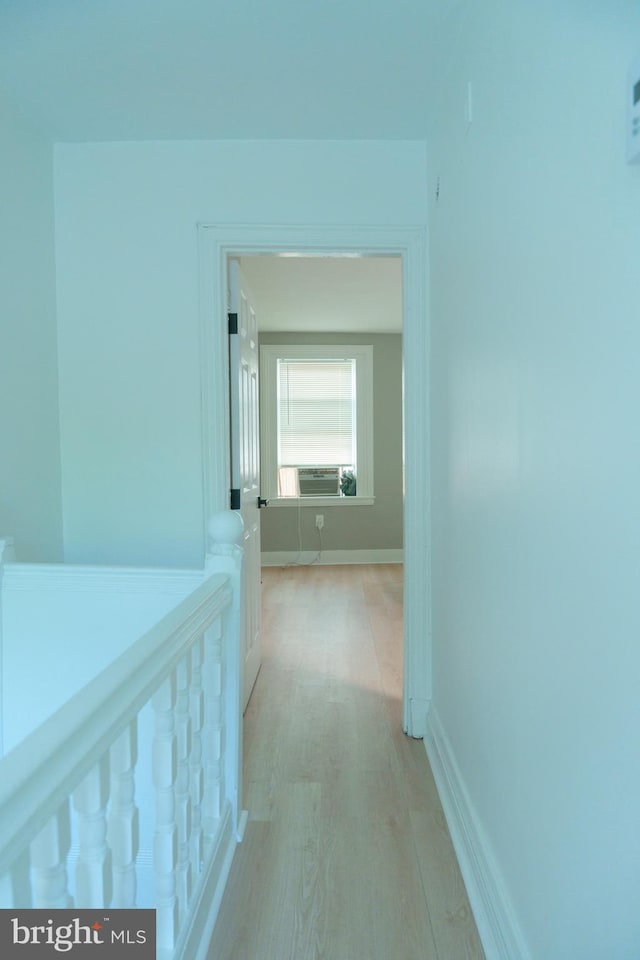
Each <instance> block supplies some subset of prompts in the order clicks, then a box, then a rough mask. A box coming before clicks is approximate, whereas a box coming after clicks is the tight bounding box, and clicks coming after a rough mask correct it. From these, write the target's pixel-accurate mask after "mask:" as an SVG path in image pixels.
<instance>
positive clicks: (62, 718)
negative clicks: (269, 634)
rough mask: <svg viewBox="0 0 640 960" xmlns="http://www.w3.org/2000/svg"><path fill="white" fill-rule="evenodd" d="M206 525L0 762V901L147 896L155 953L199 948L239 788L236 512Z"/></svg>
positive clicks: (109, 900) (20, 571)
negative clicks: (165, 606) (106, 659)
mask: <svg viewBox="0 0 640 960" xmlns="http://www.w3.org/2000/svg"><path fill="white" fill-rule="evenodd" d="M211 531H212V533H211V539H210V543H209V550H208V554H207V559H206V565H205V570H204V571H201V572H200V573H198V572H197V571H194V572H193V573H192V574H190V576H191V577H192V578H193V581H194V582H196V581H198V580H199V583H198V585H197V586H195V587H194V589H192V591H191V592H190V593H189V595H188V596H186V597H185V599H183V600H181V601H179V602H178V603H176V605H175V607H174V608H173V609H171V610H170V611H169V613H167V614H166V615H165V616H163V617H162V618H161V619H160V620H158V622H157V623H156V624H155V625H154V626H153V627H152V628H151V629H150V630H147V631H146V632H145V633H144V634H143V635H142V636H141V637H139V639H138V640H136V642H135V643H133V644H131V645H130V646H129V647H128V649H126V650H125V652H124V653H122V654H121V655H120V656H118V657H117V658H116V659H115V660H113V661H112V662H111V663H110V664H109V665H108V666H107V667H106V669H104V670H102V671H101V672H100V673H99V674H98V675H97V676H96V677H95V678H94V679H92V680H91V681H90V682H89V683H88V684H86V685H85V686H84V687H83V688H82V689H81V690H78V691H77V692H76V693H75V694H74V695H73V696H72V697H71V698H70V699H69V700H68V701H67V702H66V703H65V704H64V705H63V706H62V707H60V709H58V710H57V711H56V712H55V713H53V714H52V715H51V716H50V717H49V718H48V720H47V721H46V722H45V723H43V724H41V725H40V726H39V727H37V728H36V729H35V730H34V731H33V732H32V733H30V734H29V735H28V736H27V737H25V738H24V739H23V740H22V742H20V743H18V745H17V746H16V747H14V749H12V750H11V751H10V752H9V753H8V754H7V755H6V756H5V757H4V758H2V759H1V760H0V908H7V907H11V908H14V907H15V908H20V907H29V906H34V907H36V906H42V907H48V908H50V909H54V908H56V907H67V906H74V907H78V908H81V907H96V908H101V907H104V908H106V907H114V908H115V907H134V906H137V907H148V906H155V908H156V911H157V945H158V957H159V958H161V960H169V958H172V960H173V958H175V960H186V958H188V960H201V958H202V957H204V953H203V952H202V951H203V950H204V951H206V943H207V936H208V932H210V930H211V928H212V925H213V922H214V920H215V913H216V911H217V907H218V905H219V902H220V898H221V889H222V887H223V886H224V883H225V882H226V877H227V875H228V871H229V868H230V864H231V859H232V857H233V849H234V848H235V842H236V837H237V836H238V834H239V816H240V811H239V801H240V795H241V794H240V789H239V788H240V776H241V771H240V762H239V760H240V750H241V708H240V654H239V648H240V632H239V626H240V615H241V596H240V583H241V569H242V549H241V547H240V546H239V542H238V541H239V540H240V538H241V534H242V523H241V520H240V518H239V516H238V515H237V514H234V513H231V512H225V515H224V516H222V515H220V516H218V517H216V518H214V519H213V521H212V525H211ZM28 566H29V565H26V564H25V565H23V564H15V563H13V562H12V561H10V562H9V563H8V565H7V567H6V569H7V570H9V571H10V572H11V574H12V576H13V578H14V580H15V582H16V583H17V584H18V583H19V584H23V583H25V582H26V580H28V570H27V569H26V568H27V567H28ZM34 566H36V565H34ZM78 571H79V568H75V570H74V573H73V576H74V578H75V579H78V578H79V576H80V575H79V572H78ZM167 574H168V577H169V578H171V579H170V582H171V583H175V581H176V571H167ZM48 575H49V572H48V571H47V576H48ZM55 576H56V577H59V578H60V579H61V580H63V579H64V576H65V572H64V565H60V569H59V570H58V571H57V572H55ZM149 576H150V578H152V579H153V581H154V582H157V583H158V584H159V585H160V589H161V588H162V587H161V585H162V582H163V572H162V571H158V570H154V571H149ZM139 580H140V583H141V584H143V585H144V580H145V572H144V571H140V572H139ZM167 582H169V580H168V581H167ZM143 589H144V586H143ZM85 605H86V601H85ZM87 628H90V624H87ZM79 653H80V651H79Z"/></svg>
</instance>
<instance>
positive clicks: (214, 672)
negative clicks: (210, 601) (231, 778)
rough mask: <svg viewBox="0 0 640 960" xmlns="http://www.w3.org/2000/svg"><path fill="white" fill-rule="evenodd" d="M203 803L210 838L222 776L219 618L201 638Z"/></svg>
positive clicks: (217, 815) (218, 809) (219, 808)
mask: <svg viewBox="0 0 640 960" xmlns="http://www.w3.org/2000/svg"><path fill="white" fill-rule="evenodd" d="M204 658H205V659H204V676H203V686H204V704H205V707H204V711H205V714H204V719H205V728H204V743H203V767H204V801H203V829H204V833H205V836H207V837H212V836H213V835H214V833H215V829H216V821H217V820H218V819H219V818H220V814H221V812H222V799H223V796H224V782H223V780H224V776H223V759H224V758H223V750H224V742H223V737H224V728H223V704H222V679H223V678H222V623H221V619H220V618H218V619H217V620H216V621H215V622H214V623H212V624H211V626H210V627H209V628H208V630H207V631H206V632H205V635H204Z"/></svg>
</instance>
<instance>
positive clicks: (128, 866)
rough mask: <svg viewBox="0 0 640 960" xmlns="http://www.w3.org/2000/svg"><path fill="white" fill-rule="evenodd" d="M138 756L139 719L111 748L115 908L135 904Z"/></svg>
mask: <svg viewBox="0 0 640 960" xmlns="http://www.w3.org/2000/svg"><path fill="white" fill-rule="evenodd" d="M137 759H138V725H137V718H136V719H135V720H133V721H132V723H130V724H129V726H128V727H126V729H125V730H123V731H122V733H121V734H120V736H119V737H118V739H117V740H116V741H115V742H114V743H113V744H112V746H111V749H110V751H109V766H110V771H111V802H110V805H109V817H108V822H107V843H108V844H109V847H110V849H111V861H112V869H113V900H112V903H111V906H113V907H135V905H136V857H137V855H138V841H139V827H138V820H139V814H138V808H137V806H136V804H135V800H134V798H135V790H136V784H135V767H136V763H137Z"/></svg>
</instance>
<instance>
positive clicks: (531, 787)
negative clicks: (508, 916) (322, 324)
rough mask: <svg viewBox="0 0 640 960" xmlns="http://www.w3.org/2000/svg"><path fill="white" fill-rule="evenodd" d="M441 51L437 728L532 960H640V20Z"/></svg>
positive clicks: (443, 37) (436, 127)
mask: <svg viewBox="0 0 640 960" xmlns="http://www.w3.org/2000/svg"><path fill="white" fill-rule="evenodd" d="M437 46H438V48H439V50H440V51H444V55H443V57H442V61H441V62H442V70H441V72H440V73H439V76H438V85H437V89H438V90H439V97H438V105H437V106H438V109H437V111H435V112H434V116H433V124H432V137H431V143H430V151H429V170H430V177H429V179H430V203H431V211H430V233H431V240H430V242H431V281H432V323H433V332H432V350H433V365H432V369H433V388H432V398H433V522H434V546H433V570H434V589H433V598H434V618H433V634H434V701H433V703H434V716H435V718H436V720H439V722H440V724H441V727H442V730H443V731H444V735H445V738H446V739H447V740H448V742H449V744H450V747H451V755H450V757H449V759H450V760H451V761H452V762H453V763H454V764H457V768H458V771H459V773H460V780H461V782H460V784H459V786H460V787H461V789H462V790H463V791H465V790H466V791H467V792H468V796H469V797H470V809H469V811H468V812H469V813H470V815H471V816H472V818H473V817H474V816H475V820H476V826H478V827H479V829H480V834H481V835H484V836H485V837H486V842H487V851H486V852H488V853H489V857H490V859H491V857H495V861H496V863H497V867H498V873H499V875H500V877H501V878H502V880H503V881H504V883H505V885H506V889H507V892H508V897H509V898H510V900H511V905H512V906H513V908H514V912H515V917H516V919H515V926H517V925H518V924H519V925H520V927H521V930H522V933H523V936H524V941H525V943H526V945H527V947H528V950H529V951H530V955H531V957H532V958H534V960H603V958H605V957H607V958H612V960H637V957H638V956H640V911H639V910H638V903H639V896H640V866H639V864H640V830H639V829H638V824H639V819H638V817H639V811H640V764H639V757H640V696H639V691H640V682H639V681H640V644H639V639H638V638H639V637H640V603H639V602H638V595H639V587H638V583H639V580H638V576H639V573H640V417H639V413H638V411H639V410H640V376H639V372H638V358H639V357H640V323H639V318H640V313H639V309H638V303H639V301H638V290H639V288H640V287H639V283H640V167H630V166H627V165H626V163H625V154H624V151H625V141H624V120H625V80H626V71H627V68H628V66H629V63H630V61H631V60H632V58H633V57H634V56H637V55H638V54H639V53H640V8H639V7H638V5H637V3H633V2H631V0H608V2H607V3H596V2H594V0H588V2H583V3H577V2H573V0H542V2H538V3H536V4H532V3H523V2H515V3H514V2H513V0H491V2H490V3H488V4H476V3H474V2H473V0H466V2H461V3H459V4H455V5H453V12H452V14H451V16H450V19H449V20H446V21H443V24H442V27H441V30H440V31H439V34H438V38H437ZM469 80H471V81H472V82H473V99H474V115H473V123H472V126H471V128H470V129H467V123H466V116H465V104H466V93H467V81H469ZM438 177H439V178H440V199H439V202H436V200H435V194H436V183H437V178H438ZM523 955H524V954H523Z"/></svg>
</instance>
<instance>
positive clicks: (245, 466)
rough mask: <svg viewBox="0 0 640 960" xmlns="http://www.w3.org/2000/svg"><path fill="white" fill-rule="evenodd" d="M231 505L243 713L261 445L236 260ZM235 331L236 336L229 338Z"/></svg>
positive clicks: (249, 317)
mask: <svg viewBox="0 0 640 960" xmlns="http://www.w3.org/2000/svg"><path fill="white" fill-rule="evenodd" d="M229 315H230V316H229V332H230V336H229V362H230V385H231V488H232V493H231V499H232V503H231V505H232V507H234V508H235V509H239V510H240V512H241V514H242V519H243V522H244V534H243V536H244V544H243V546H244V574H243V584H242V591H243V597H244V604H243V626H242V669H243V677H242V690H243V704H242V709H243V711H244V710H245V709H246V706H247V703H248V702H249V697H250V696H251V691H252V690H253V685H254V683H255V682H256V677H257V676H258V670H259V669H260V663H261V659H262V650H261V643H260V628H261V624H260V442H259V426H260V421H259V417H258V324H257V317H256V312H255V309H254V308H253V306H252V304H251V298H250V296H249V293H248V290H247V284H246V281H245V279H244V277H243V276H242V271H241V269H240V264H239V263H238V261H237V260H230V261H229ZM234 331H237V332H234Z"/></svg>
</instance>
